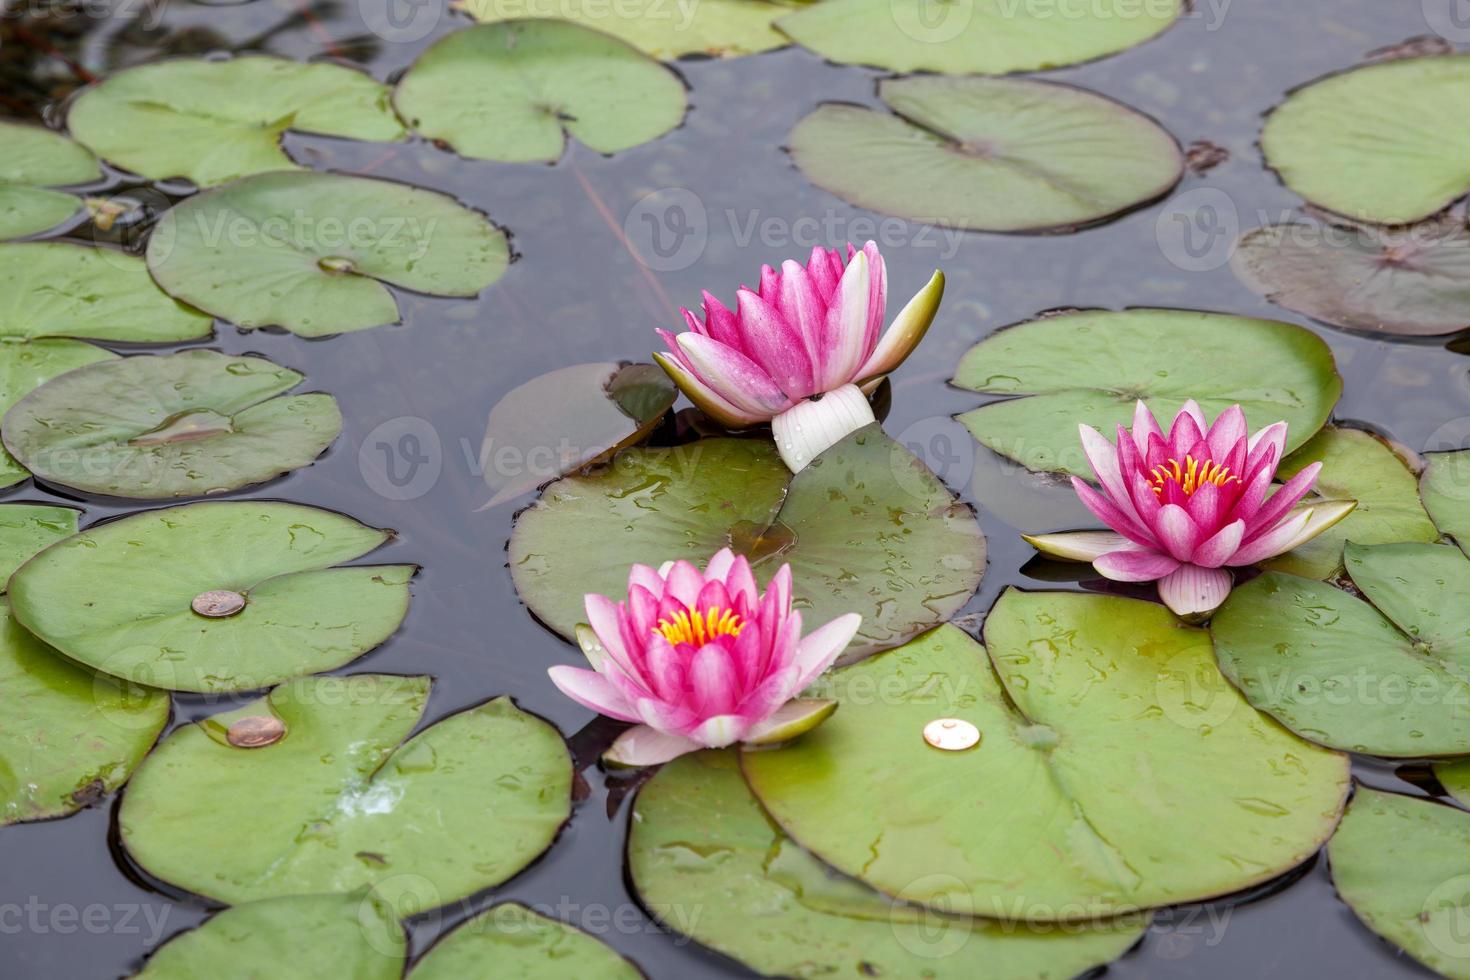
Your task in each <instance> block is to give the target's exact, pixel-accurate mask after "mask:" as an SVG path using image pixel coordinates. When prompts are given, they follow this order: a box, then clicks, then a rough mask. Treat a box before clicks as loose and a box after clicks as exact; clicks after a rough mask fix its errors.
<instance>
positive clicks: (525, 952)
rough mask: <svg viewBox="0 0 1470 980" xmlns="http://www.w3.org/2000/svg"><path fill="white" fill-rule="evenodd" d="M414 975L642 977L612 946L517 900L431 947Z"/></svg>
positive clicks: (452, 979) (541, 979)
mask: <svg viewBox="0 0 1470 980" xmlns="http://www.w3.org/2000/svg"><path fill="white" fill-rule="evenodd" d="M410 976H411V980H464V978H465V977H517V978H521V980H563V978H571V977H584V978H588V980H642V977H643V974H642V973H641V972H639V970H638V968H637V967H635V966H634V965H633V964H632V963H629V962H628V961H627V960H625V959H623V957H621V956H619V955H618V954H617V953H616V952H615V951H614V950H613V949H612V947H610V946H607V945H606V944H604V943H603V942H601V941H600V940H597V939H594V938H593V937H592V936H591V935H589V934H587V933H585V932H583V931H582V930H580V929H577V928H575V927H574V926H569V925H567V924H565V923H563V922H558V921H557V920H555V919H550V918H547V917H546V916H544V915H540V914H538V913H537V912H534V911H532V910H531V909H529V908H527V907H526V906H524V905H520V904H518V903H516V902H504V903H502V904H500V905H494V906H491V907H490V908H488V909H486V910H485V911H484V912H481V913H480V914H479V915H477V916H474V917H473V918H471V919H467V920H465V922H464V923H463V924H461V925H458V926H456V927H455V928H454V929H453V930H451V931H450V932H449V933H447V934H445V935H443V936H441V937H440V938H439V939H438V941H436V942H435V943H434V945H433V946H430V947H429V949H428V951H427V952H426V953H424V955H423V957H422V958H421V959H420V960H419V961H418V962H417V963H415V964H414V967H413V973H412V974H410Z"/></svg>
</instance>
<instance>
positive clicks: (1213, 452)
mask: <svg viewBox="0 0 1470 980" xmlns="http://www.w3.org/2000/svg"><path fill="white" fill-rule="evenodd" d="M1247 432H1248V430H1247V429H1246V425H1245V412H1244V411H1243V410H1242V409H1241V407H1240V406H1239V405H1231V406H1230V407H1229V408H1227V409H1225V411H1223V412H1221V413H1220V416H1219V418H1217V419H1215V424H1214V425H1212V426H1210V431H1209V433H1208V434H1207V435H1206V436H1205V441H1206V442H1207V443H1209V445H1210V459H1214V460H1219V461H1221V462H1224V460H1225V459H1226V457H1228V456H1229V455H1230V454H1231V452H1232V451H1234V449H1235V447H1236V444H1238V443H1244V442H1245V441H1246V435H1247Z"/></svg>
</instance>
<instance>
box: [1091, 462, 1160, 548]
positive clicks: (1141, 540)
mask: <svg viewBox="0 0 1470 980" xmlns="http://www.w3.org/2000/svg"><path fill="white" fill-rule="evenodd" d="M1072 489H1073V490H1075V491H1076V492H1077V497H1078V499H1080V500H1081V501H1082V506H1084V507H1086V508H1087V509H1088V510H1090V511H1092V513H1093V515H1094V516H1095V517H1097V519H1098V520H1100V521H1102V522H1103V523H1104V524H1106V525H1107V526H1108V527H1110V528H1112V529H1113V530H1114V531H1117V532H1118V533H1119V534H1121V535H1123V536H1124V537H1125V538H1127V539H1128V540H1130V541H1132V542H1134V543H1136V544H1139V545H1142V546H1143V547H1145V548H1147V547H1152V546H1153V541H1152V540H1151V539H1150V536H1149V535H1147V534H1146V533H1145V532H1144V530H1143V529H1142V528H1141V527H1140V526H1139V525H1137V524H1135V523H1134V521H1133V519H1132V518H1131V517H1129V516H1128V515H1127V514H1125V513H1123V511H1122V510H1120V509H1119V508H1118V507H1117V505H1115V504H1114V503H1113V502H1112V501H1111V500H1109V499H1108V498H1107V497H1104V496H1103V495H1102V494H1100V493H1098V492H1097V491H1096V490H1094V489H1093V488H1092V487H1090V486H1088V484H1087V483H1086V482H1085V481H1083V480H1082V479H1081V478H1080V477H1075V476H1074V477H1072Z"/></svg>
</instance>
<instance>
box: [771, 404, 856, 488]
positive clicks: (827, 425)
mask: <svg viewBox="0 0 1470 980" xmlns="http://www.w3.org/2000/svg"><path fill="white" fill-rule="evenodd" d="M875 421H877V420H876V418H875V417H874V415H873V406H871V405H869V404H868V399H867V398H865V397H864V396H863V393H862V391H860V390H859V389H858V387H857V386H856V385H850V384H848V385H843V386H842V387H841V388H837V389H835V390H833V391H829V392H827V393H826V394H824V395H822V396H821V397H814V398H808V399H805V400H803V401H801V402H799V403H798V404H796V405H794V406H792V407H791V408H789V409H787V410H786V411H784V412H782V413H781V414H780V415H778V416H776V417H775V418H774V419H772V420H771V434H772V435H773V436H775V439H776V451H777V452H778V453H780V454H781V459H782V461H783V462H784V463H785V464H786V466H787V468H788V469H790V470H791V472H793V473H800V472H801V471H802V470H803V469H805V468H806V466H807V464H808V463H810V462H811V461H812V460H814V459H816V458H817V457H818V456H820V455H821V454H822V453H824V452H826V451H827V450H828V449H831V448H832V447H833V446H835V445H837V443H839V442H841V441H842V440H843V439H844V438H846V437H847V436H849V435H851V434H852V433H854V432H856V431H857V430H858V429H861V428H863V427H864V426H867V425H872V424H873V422H875Z"/></svg>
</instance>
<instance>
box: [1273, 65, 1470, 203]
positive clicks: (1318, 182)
mask: <svg viewBox="0 0 1470 980" xmlns="http://www.w3.org/2000/svg"><path fill="white" fill-rule="evenodd" d="M1467 113H1470V56H1467V55H1443V56H1436V57H1427V58H1402V59H1396V60H1390V61H1381V62H1377V63H1375V64H1370V65H1366V66H1364V67H1361V68H1355V69H1353V70H1351V71H1347V72H1343V73H1341V74H1338V75H1331V76H1328V77H1327V78H1324V79H1321V80H1320V81H1316V82H1313V83H1312V84H1310V85H1307V86H1304V87H1303V88H1299V89H1297V90H1296V91H1295V92H1293V93H1291V95H1290V96H1288V97H1287V99H1286V101H1285V102H1283V103H1282V104H1281V105H1280V106H1278V107H1277V108H1276V109H1275V111H1273V112H1272V113H1271V115H1270V116H1269V117H1268V118H1267V119H1266V126H1265V129H1264V130H1263V131H1262V133H1261V149H1262V150H1263V151H1264V152H1265V154H1266V163H1267V164H1269V165H1270V166H1271V167H1272V168H1274V169H1275V170H1276V172H1277V173H1278V174H1280V175H1281V179H1282V180H1283V181H1284V182H1285V183H1286V186H1287V187H1290V188H1291V189H1292V190H1294V191H1296V192H1297V193H1298V194H1300V195H1301V196H1302V197H1304V198H1306V199H1307V200H1308V201H1310V202H1312V203H1313V204H1316V205H1318V206H1319V207H1323V208H1327V209H1328V210H1331V211H1336V212H1337V213H1339V214H1345V215H1347V216H1349V217H1351V218H1356V219H1358V220H1360V221H1372V222H1377V223H1379V224H1390V225H1398V224H1408V223H1409V222H1413V221H1418V220H1420V219H1421V218H1427V217H1429V216H1430V215H1432V214H1434V213H1435V212H1437V211H1439V210H1441V209H1443V208H1445V207H1447V206H1448V205H1449V204H1450V203H1451V202H1453V201H1455V200H1456V199H1458V198H1460V197H1463V196H1464V195H1465V192H1466V190H1470V154H1467V153H1466V152H1465V143H1464V140H1463V139H1460V138H1459V136H1458V133H1457V131H1456V129H1455V127H1454V124H1453V123H1447V120H1454V119H1461V118H1464V116H1465V115H1466V114H1467Z"/></svg>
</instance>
